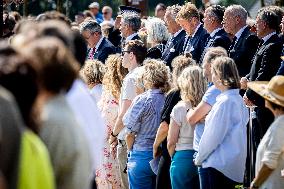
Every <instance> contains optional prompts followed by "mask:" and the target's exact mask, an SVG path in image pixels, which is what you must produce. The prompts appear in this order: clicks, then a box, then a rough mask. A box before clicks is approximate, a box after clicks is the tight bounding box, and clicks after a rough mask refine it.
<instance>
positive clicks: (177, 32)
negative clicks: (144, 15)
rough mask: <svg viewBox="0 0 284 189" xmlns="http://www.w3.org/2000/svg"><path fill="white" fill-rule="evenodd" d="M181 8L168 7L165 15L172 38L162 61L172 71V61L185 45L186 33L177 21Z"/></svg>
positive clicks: (175, 6)
mask: <svg viewBox="0 0 284 189" xmlns="http://www.w3.org/2000/svg"><path fill="white" fill-rule="evenodd" d="M180 8H181V6H178V5H173V6H170V7H167V10H166V14H165V18H164V20H165V22H166V24H167V28H168V31H169V33H171V35H172V36H171V37H170V38H169V40H168V42H167V44H166V48H165V50H164V52H163V54H162V58H161V59H162V60H163V61H165V62H166V64H167V66H169V67H170V68H171V69H172V65H171V64H172V60H173V59H174V58H175V57H177V56H178V55H179V53H180V52H181V51H182V49H181V48H182V45H183V43H184V38H185V35H186V32H185V31H184V30H183V29H182V28H181V27H180V25H179V24H178V23H177V22H176V21H175V18H176V15H177V13H178V12H179V11H180Z"/></svg>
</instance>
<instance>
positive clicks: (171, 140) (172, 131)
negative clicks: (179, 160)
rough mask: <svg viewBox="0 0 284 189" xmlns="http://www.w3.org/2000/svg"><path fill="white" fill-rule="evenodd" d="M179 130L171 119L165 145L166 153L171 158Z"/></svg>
mask: <svg viewBox="0 0 284 189" xmlns="http://www.w3.org/2000/svg"><path fill="white" fill-rule="evenodd" d="M179 130H180V127H179V125H178V124H177V123H176V122H175V121H174V120H173V119H171V122H170V128H169V133H168V144H167V148H168V152H169V154H170V156H171V157H172V156H173V155H174V153H175V148H176V143H177V141H178V136H179Z"/></svg>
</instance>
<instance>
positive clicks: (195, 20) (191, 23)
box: [177, 3, 209, 62]
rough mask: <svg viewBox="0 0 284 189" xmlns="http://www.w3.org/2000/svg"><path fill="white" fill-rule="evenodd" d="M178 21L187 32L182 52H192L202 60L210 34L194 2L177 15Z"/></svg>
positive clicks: (194, 56) (193, 56) (195, 57)
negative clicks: (201, 20)
mask: <svg viewBox="0 0 284 189" xmlns="http://www.w3.org/2000/svg"><path fill="white" fill-rule="evenodd" d="M177 21H178V23H179V25H180V26H181V27H182V28H183V29H184V30H185V31H186V33H187V36H186V37H185V41H184V44H183V47H182V52H181V54H185V53H191V55H192V58H193V59H194V60H195V61H196V62H200V58H201V55H202V52H203V50H204V47H205V43H206V41H207V38H208V37H209V34H208V33H207V31H206V30H205V29H204V27H203V24H202V23H201V22H200V15H199V12H198V9H197V8H196V7H195V5H194V4H192V3H187V4H185V5H184V6H182V8H181V10H180V11H179V13H178V15H177Z"/></svg>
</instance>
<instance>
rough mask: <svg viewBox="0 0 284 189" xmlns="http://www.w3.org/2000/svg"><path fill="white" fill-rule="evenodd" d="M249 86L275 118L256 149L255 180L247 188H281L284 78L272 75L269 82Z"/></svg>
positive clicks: (283, 160)
mask: <svg viewBox="0 0 284 189" xmlns="http://www.w3.org/2000/svg"><path fill="white" fill-rule="evenodd" d="M248 87H249V88H251V89H252V90H253V91H255V92H256V93H258V94H259V95H260V96H262V97H263V98H264V99H265V106H266V107H267V108H268V109H270V110H271V111H272V113H273V115H274V117H275V120H274V122H273V123H272V124H271V125H270V127H269V129H268V130H267V132H266V133H265V135H264V137H263V138H262V140H261V142H260V144H259V146H258V149H257V156H256V177H255V179H254V180H253V181H252V183H251V187H250V188H262V189H266V188H273V189H283V187H284V173H283V172H284V170H283V169H284V140H283V137H284V76H274V77H273V78H272V79H271V80H270V81H269V82H249V83H248ZM281 170H282V171H281Z"/></svg>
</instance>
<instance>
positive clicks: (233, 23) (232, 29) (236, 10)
mask: <svg viewBox="0 0 284 189" xmlns="http://www.w3.org/2000/svg"><path fill="white" fill-rule="evenodd" d="M246 20H247V11H246V10H245V8H243V7H242V6H241V5H231V6H229V7H227V8H226V10H225V13H224V19H223V26H224V29H225V31H226V32H227V33H230V34H232V35H234V39H233V41H232V43H231V46H230V48H229V57H230V58H232V59H233V60H234V61H235V63H236V65H237V68H238V71H239V75H240V76H241V77H244V76H245V75H247V74H248V73H249V71H250V67H251V61H252V59H253V57H254V54H255V52H256V50H257V47H258V45H259V41H260V40H259V39H258V37H257V36H256V35H255V34H253V33H251V32H250V29H249V27H248V26H247V25H246Z"/></svg>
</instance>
